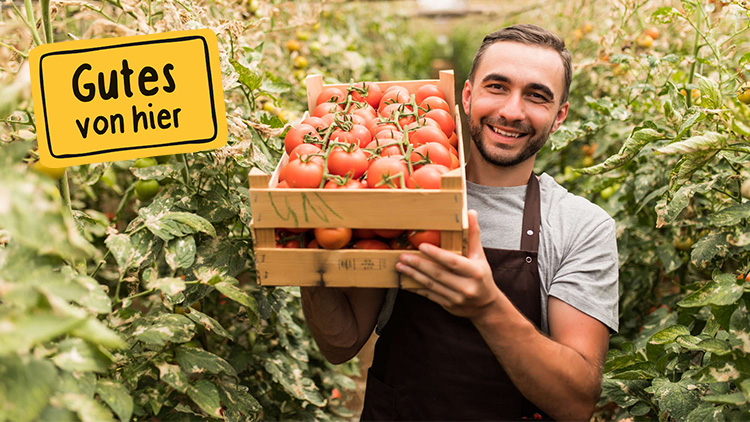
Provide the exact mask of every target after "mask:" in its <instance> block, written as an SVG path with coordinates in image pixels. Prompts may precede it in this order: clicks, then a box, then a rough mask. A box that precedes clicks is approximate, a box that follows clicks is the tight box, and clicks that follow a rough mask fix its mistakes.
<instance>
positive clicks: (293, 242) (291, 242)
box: [276, 239, 302, 249]
mask: <svg viewBox="0 0 750 422" xmlns="http://www.w3.org/2000/svg"><path fill="white" fill-rule="evenodd" d="M276 247H277V248H284V249H288V248H301V247H302V242H301V241H300V240H299V239H288V240H286V242H284V243H282V242H276Z"/></svg>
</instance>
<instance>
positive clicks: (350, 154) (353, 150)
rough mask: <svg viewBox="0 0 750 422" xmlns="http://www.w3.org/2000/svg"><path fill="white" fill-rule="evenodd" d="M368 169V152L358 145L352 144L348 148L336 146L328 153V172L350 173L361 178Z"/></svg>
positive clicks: (341, 174) (344, 174) (342, 174)
mask: <svg viewBox="0 0 750 422" xmlns="http://www.w3.org/2000/svg"><path fill="white" fill-rule="evenodd" d="M365 171H367V154H365V152H364V151H362V150H361V149H360V148H359V147H358V146H356V145H351V146H350V147H347V148H346V149H344V148H341V147H334V148H333V150H331V152H330V153H329V154H328V172H329V173H331V174H335V175H337V176H346V175H348V176H349V177H351V178H352V179H359V178H360V177H362V175H364V174H365Z"/></svg>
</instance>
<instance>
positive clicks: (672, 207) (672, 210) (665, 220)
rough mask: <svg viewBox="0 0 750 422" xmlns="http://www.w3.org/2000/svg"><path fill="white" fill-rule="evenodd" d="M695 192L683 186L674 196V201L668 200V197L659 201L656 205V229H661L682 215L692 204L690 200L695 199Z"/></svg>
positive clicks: (689, 187)
mask: <svg viewBox="0 0 750 422" xmlns="http://www.w3.org/2000/svg"><path fill="white" fill-rule="evenodd" d="M694 193H695V192H694V191H693V189H692V188H691V186H687V185H686V186H681V187H680V188H679V189H678V190H677V192H675V193H674V195H673V196H672V200H671V201H670V200H668V199H667V198H666V197H665V198H663V199H661V200H659V202H658V203H657V204H656V208H655V209H656V215H657V221H656V227H657V228H661V227H663V226H664V225H666V224H670V223H672V222H673V221H674V220H675V219H676V218H677V216H679V215H680V213H681V212H682V210H684V209H685V208H687V206H688V204H689V203H690V198H692V197H693V194H694Z"/></svg>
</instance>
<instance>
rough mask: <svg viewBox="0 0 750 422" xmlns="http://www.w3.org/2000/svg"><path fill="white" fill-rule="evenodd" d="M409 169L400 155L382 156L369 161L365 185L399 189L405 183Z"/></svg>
mask: <svg viewBox="0 0 750 422" xmlns="http://www.w3.org/2000/svg"><path fill="white" fill-rule="evenodd" d="M408 173H409V169H408V167H407V166H406V163H405V162H404V160H403V157H401V156H391V157H382V158H380V159H377V160H375V161H373V162H371V163H370V167H369V168H368V169H367V186H368V187H370V188H377V189H389V188H391V189H400V188H401V186H402V185H403V184H405V183H406V180H405V179H406V177H407V175H408Z"/></svg>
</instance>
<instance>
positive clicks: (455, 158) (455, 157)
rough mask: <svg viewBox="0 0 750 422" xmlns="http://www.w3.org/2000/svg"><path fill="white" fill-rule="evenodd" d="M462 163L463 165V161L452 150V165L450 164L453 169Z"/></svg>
mask: <svg viewBox="0 0 750 422" xmlns="http://www.w3.org/2000/svg"><path fill="white" fill-rule="evenodd" d="M460 165H461V162H460V161H459V160H458V157H457V156H456V154H454V153H452V152H451V166H450V169H451V170H453V169H457V168H458V166H460Z"/></svg>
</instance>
